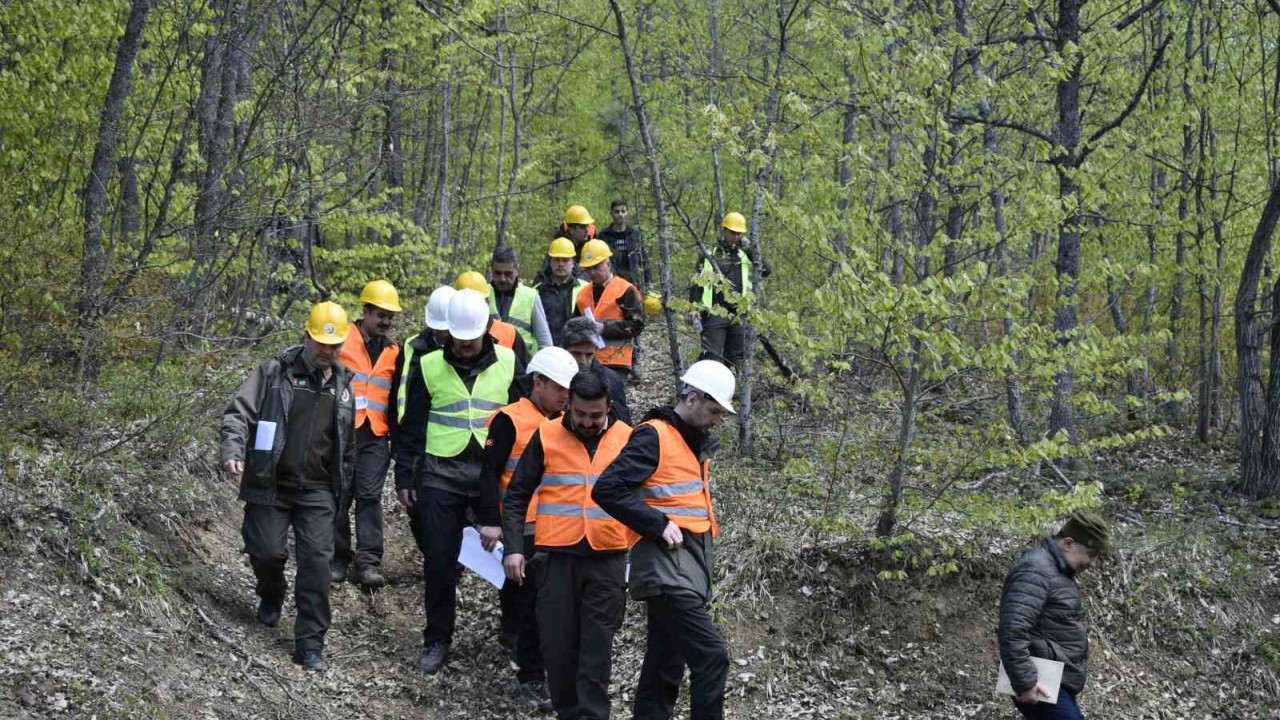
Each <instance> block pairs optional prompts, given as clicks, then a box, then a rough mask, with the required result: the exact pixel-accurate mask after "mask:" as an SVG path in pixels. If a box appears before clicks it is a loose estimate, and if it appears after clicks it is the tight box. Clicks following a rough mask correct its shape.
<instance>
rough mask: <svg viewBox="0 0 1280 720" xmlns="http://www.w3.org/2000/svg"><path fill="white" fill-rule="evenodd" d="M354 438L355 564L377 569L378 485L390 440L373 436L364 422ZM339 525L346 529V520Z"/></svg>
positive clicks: (379, 547) (383, 474)
mask: <svg viewBox="0 0 1280 720" xmlns="http://www.w3.org/2000/svg"><path fill="white" fill-rule="evenodd" d="M356 439H357V445H358V450H357V452H358V455H357V460H356V468H355V492H354V493H353V494H354V495H355V507H356V548H355V565H356V567H357V568H366V567H367V568H380V567H382V550H383V541H382V537H383V524H382V487H383V485H384V484H385V483H386V479H387V466H388V465H389V464H390V462H391V448H390V441H389V439H388V438H387V437H386V436H383V437H378V436H376V435H374V434H373V431H372V430H370V429H369V426H368V424H365V425H364V426H362V427H361V428H360V429H359V430H358V431H356ZM348 507H350V503H348ZM339 527H340V528H342V529H346V527H347V523H345V522H340V523H339Z"/></svg>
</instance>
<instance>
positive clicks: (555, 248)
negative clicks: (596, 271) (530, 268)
mask: <svg viewBox="0 0 1280 720" xmlns="http://www.w3.org/2000/svg"><path fill="white" fill-rule="evenodd" d="M547 257H553V258H575V257H578V252H577V251H576V250H574V249H573V241H572V240H570V239H569V238H556V239H555V240H552V241H551V247H550V248H548V249H547Z"/></svg>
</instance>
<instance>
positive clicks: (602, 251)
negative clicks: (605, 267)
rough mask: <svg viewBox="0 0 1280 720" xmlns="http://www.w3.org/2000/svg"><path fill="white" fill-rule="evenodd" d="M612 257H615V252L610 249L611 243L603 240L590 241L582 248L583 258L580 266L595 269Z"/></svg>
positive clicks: (579, 261) (580, 260) (579, 262)
mask: <svg viewBox="0 0 1280 720" xmlns="http://www.w3.org/2000/svg"><path fill="white" fill-rule="evenodd" d="M611 257H613V250H611V249H609V243H607V242H605V241H603V240H588V241H587V242H586V243H585V244H584V245H583V246H582V257H581V258H580V259H579V260H578V264H579V265H581V266H582V267H584V268H589V267H595V266H596V265H599V264H600V263H602V262H604V261H605V260H608V259H609V258H611Z"/></svg>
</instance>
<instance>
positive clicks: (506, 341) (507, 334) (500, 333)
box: [489, 320, 516, 350]
mask: <svg viewBox="0 0 1280 720" xmlns="http://www.w3.org/2000/svg"><path fill="white" fill-rule="evenodd" d="M489 337H491V338H493V341H494V342H495V343H497V344H498V345H500V346H502V347H504V348H506V349H508V350H513V349H515V345H516V326H515V325H512V324H511V323H507V322H503V321H501V320H494V321H493V322H491V323H489Z"/></svg>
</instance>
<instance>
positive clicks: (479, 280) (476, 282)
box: [453, 270, 489, 298]
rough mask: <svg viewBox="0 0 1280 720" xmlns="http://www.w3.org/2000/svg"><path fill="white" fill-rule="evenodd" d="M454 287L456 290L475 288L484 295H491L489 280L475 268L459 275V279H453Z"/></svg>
mask: <svg viewBox="0 0 1280 720" xmlns="http://www.w3.org/2000/svg"><path fill="white" fill-rule="evenodd" d="M453 287H454V289H455V290H475V291H476V292H478V293H480V294H481V295H483V296H484V297H486V298H487V297H489V281H488V280H485V279H484V276H483V275H481V274H480V273H478V272H476V271H475V270H468V271H466V272H464V273H462V274H460V275H458V279H457V280H454V281H453Z"/></svg>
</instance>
